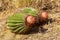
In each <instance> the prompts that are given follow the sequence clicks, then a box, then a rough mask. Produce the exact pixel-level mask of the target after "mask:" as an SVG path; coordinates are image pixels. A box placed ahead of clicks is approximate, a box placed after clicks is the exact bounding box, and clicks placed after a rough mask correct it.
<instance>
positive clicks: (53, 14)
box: [0, 0, 60, 40]
mask: <svg viewBox="0 0 60 40" xmlns="http://www.w3.org/2000/svg"><path fill="white" fill-rule="evenodd" d="M51 1H53V0H51ZM54 1H55V2H56V5H57V6H56V5H55V4H54V5H55V6H54V5H53V6H54V7H55V8H54V9H51V10H48V12H49V17H50V18H52V19H53V20H54V19H55V21H53V22H52V23H50V22H49V23H48V24H45V25H43V26H42V27H44V28H46V29H47V30H46V31H45V32H41V30H40V28H39V30H38V32H37V33H34V32H32V33H31V34H27V35H23V34H15V33H12V32H11V31H10V30H9V29H8V28H7V26H6V19H7V18H6V16H7V14H8V15H9V14H10V13H11V14H12V13H14V12H15V10H14V11H13V9H9V10H5V11H3V12H0V13H1V14H0V15H1V16H0V40H60V1H59V0H54Z"/></svg>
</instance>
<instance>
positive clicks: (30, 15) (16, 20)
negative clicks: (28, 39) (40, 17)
mask: <svg viewBox="0 0 60 40" xmlns="http://www.w3.org/2000/svg"><path fill="white" fill-rule="evenodd" d="M35 22H36V11H35V10H32V9H31V8H25V9H24V10H23V11H22V12H21V13H20V12H19V13H16V14H14V15H12V16H9V17H8V18H7V25H8V27H9V28H10V29H11V31H12V32H15V33H27V32H28V31H30V30H31V28H33V26H34V24H35Z"/></svg>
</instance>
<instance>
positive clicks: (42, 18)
mask: <svg viewBox="0 0 60 40" xmlns="http://www.w3.org/2000/svg"><path fill="white" fill-rule="evenodd" d="M38 17H39V21H40V22H44V21H47V20H48V12H46V11H42V12H41V13H39V14H38Z"/></svg>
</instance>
